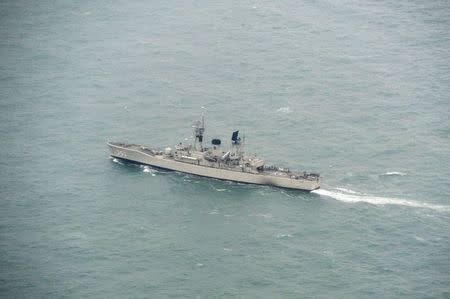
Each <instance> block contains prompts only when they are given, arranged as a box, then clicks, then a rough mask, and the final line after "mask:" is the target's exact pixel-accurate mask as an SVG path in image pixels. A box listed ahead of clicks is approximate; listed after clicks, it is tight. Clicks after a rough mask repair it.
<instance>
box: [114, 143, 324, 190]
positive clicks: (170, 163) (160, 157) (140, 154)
mask: <svg viewBox="0 0 450 299" xmlns="http://www.w3.org/2000/svg"><path fill="white" fill-rule="evenodd" d="M107 145H108V147H109V151H110V155H111V156H112V157H115V158H119V159H123V160H128V161H131V162H134V163H138V164H144V165H150V166H154V167H158V168H163V169H168V170H173V171H178V172H184V173H189V174H194V175H198V176H203V177H208V178H215V179H220V180H227V181H234V182H240V183H248V184H257V185H270V186H276V187H282V188H289V189H297V190H305V191H312V190H315V189H318V188H320V182H319V177H318V176H315V175H306V174H305V175H292V174H291V173H290V172H285V171H284V172H283V171H276V170H274V171H259V172H256V171H255V172H250V171H247V170H246V169H244V168H241V169H236V168H229V169H228V168H227V167H225V166H224V165H220V164H217V163H210V162H208V161H206V160H196V158H195V157H186V156H182V157H184V158H180V159H177V158H174V157H173V156H168V155H165V154H164V153H162V152H158V151H154V150H152V149H149V148H148V147H145V146H141V145H137V144H126V143H119V142H107Z"/></svg>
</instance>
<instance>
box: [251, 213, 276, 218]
mask: <svg viewBox="0 0 450 299" xmlns="http://www.w3.org/2000/svg"><path fill="white" fill-rule="evenodd" d="M249 216H251V217H262V218H266V219H270V218H273V216H272V214H262V213H259V214H251V215H249Z"/></svg>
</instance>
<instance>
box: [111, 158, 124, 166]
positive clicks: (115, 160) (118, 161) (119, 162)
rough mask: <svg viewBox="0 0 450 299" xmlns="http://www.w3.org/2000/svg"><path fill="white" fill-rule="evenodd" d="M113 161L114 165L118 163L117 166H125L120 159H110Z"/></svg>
mask: <svg viewBox="0 0 450 299" xmlns="http://www.w3.org/2000/svg"><path fill="white" fill-rule="evenodd" d="M110 158H111V159H112V161H113V162H114V163H117V164H120V165H123V163H122V162H121V161H120V160H119V159H117V158H114V157H110Z"/></svg>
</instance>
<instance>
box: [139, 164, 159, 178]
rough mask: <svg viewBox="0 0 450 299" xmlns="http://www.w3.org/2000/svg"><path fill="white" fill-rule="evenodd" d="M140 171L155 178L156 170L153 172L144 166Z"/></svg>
mask: <svg viewBox="0 0 450 299" xmlns="http://www.w3.org/2000/svg"><path fill="white" fill-rule="evenodd" d="M142 171H143V172H147V173H151V174H152V176H156V174H155V173H156V170H154V169H153V168H150V167H148V166H144V167H143V170H142Z"/></svg>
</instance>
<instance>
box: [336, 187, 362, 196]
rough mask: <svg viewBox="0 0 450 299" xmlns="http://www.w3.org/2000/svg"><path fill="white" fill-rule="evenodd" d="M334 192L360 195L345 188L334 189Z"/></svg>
mask: <svg viewBox="0 0 450 299" xmlns="http://www.w3.org/2000/svg"><path fill="white" fill-rule="evenodd" d="M336 190H339V191H342V192H346V193H350V194H359V195H362V193H359V192H356V191H353V190H350V189H345V188H336Z"/></svg>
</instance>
